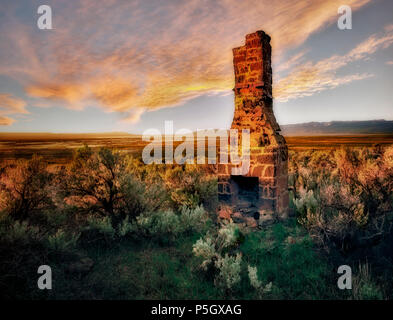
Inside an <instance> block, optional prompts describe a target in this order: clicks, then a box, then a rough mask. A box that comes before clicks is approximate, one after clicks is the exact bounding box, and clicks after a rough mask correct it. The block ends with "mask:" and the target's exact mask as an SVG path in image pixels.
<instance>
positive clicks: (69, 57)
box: [0, 0, 370, 121]
mask: <svg viewBox="0 0 393 320" xmlns="http://www.w3.org/2000/svg"><path fill="white" fill-rule="evenodd" d="M368 2H370V0H347V1H346V4H347V5H350V6H351V8H352V10H356V9H359V8H360V7H362V6H364V5H366V4H367V3H368ZM48 4H49V5H51V6H52V7H53V10H54V12H59V14H57V15H56V16H55V19H54V26H55V28H54V29H53V30H50V31H48V32H47V31H39V30H37V28H35V26H34V27H31V26H29V25H26V24H23V23H24V22H23V21H22V20H17V18H16V16H17V15H13V14H11V13H12V12H10V14H9V16H8V17H9V18H6V19H5V20H4V21H3V22H2V23H6V24H7V28H1V29H0V30H2V31H1V32H0V74H2V75H6V76H8V77H11V78H13V79H15V80H16V81H18V82H19V83H20V84H21V85H22V86H23V87H24V88H25V90H26V93H27V94H29V95H30V96H31V97H33V98H35V100H36V102H37V105H45V104H48V102H49V103H51V104H52V103H58V104H61V105H64V106H66V107H68V108H73V109H81V108H84V107H85V106H86V105H92V104H93V105H99V106H101V107H102V108H103V109H104V110H106V111H108V112H120V113H121V114H125V115H127V116H126V118H127V119H131V121H134V119H138V116H136V115H139V116H140V115H141V114H142V112H143V111H150V110H157V109H159V108H163V107H169V106H178V105H181V104H182V103H184V102H186V101H187V100H189V99H192V98H195V97H198V96H200V95H204V94H210V93H212V92H213V93H218V94H227V93H228V92H229V91H230V90H231V89H232V87H233V65H232V51H231V49H232V48H233V47H236V46H239V45H241V44H243V42H244V36H245V34H247V33H250V32H254V31H255V30H258V29H263V30H265V31H266V32H267V33H269V34H270V35H271V36H272V46H273V49H274V50H273V53H274V57H275V58H274V59H275V61H279V60H280V57H281V56H282V54H283V53H284V52H285V51H286V50H287V49H289V48H294V47H296V46H298V45H300V44H302V43H303V42H304V41H305V40H306V39H307V38H308V37H309V36H310V35H311V34H313V33H315V32H317V31H319V30H321V29H322V28H324V27H326V26H327V25H329V24H331V23H335V22H336V20H337V8H338V7H339V6H340V5H341V0H331V1H326V0H314V1H292V0H277V1H271V0H249V1H238V0H221V1H211V0H188V1H182V0H166V1H144V0H135V1H122V0H119V1H115V0H102V1H100V5H99V6H97V2H96V1H95V0H94V1H93V0H81V1H78V3H75V2H72V3H71V2H65V1H60V0H51V1H48ZM10 7H12V8H14V9H13V10H14V12H17V11H18V10H20V9H21V8H23V7H26V8H29V2H28V1H27V0H24V1H18V3H15V4H13V5H12V6H10ZM12 8H10V9H9V10H10V11H11V9H12ZM6 29H7V30H9V29H12V30H13V32H12V33H9V32H7V31H5V30H6ZM3 30H4V31H3ZM303 55H304V53H299V54H298V55H296V56H294V57H293V58H292V59H290V60H289V61H287V62H286V63H282V64H279V65H278V66H279V67H278V68H279V69H281V70H289V69H290V68H292V67H294V66H297V65H299V63H302V61H303V60H302V58H303ZM135 110H137V111H135ZM128 115H130V116H128Z"/></svg>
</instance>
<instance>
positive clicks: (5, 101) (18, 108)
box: [0, 93, 29, 126]
mask: <svg viewBox="0 0 393 320" xmlns="http://www.w3.org/2000/svg"><path fill="white" fill-rule="evenodd" d="M25 107H26V102H25V101H24V100H22V99H19V98H15V97H13V96H12V95H10V94H7V93H0V125H1V126H8V125H11V124H12V123H13V122H14V121H15V120H14V119H11V118H9V117H4V115H10V114H27V113H29V112H28V111H27V110H26V109H25Z"/></svg>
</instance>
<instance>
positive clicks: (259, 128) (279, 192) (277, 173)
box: [218, 31, 289, 217]
mask: <svg viewBox="0 0 393 320" xmlns="http://www.w3.org/2000/svg"><path fill="white" fill-rule="evenodd" d="M271 51H272V49H271V46H270V37H269V36H268V35H267V34H266V33H265V32H263V31H257V32H255V33H251V34H248V35H247V36H246V43H245V45H244V46H242V47H238V48H234V49H233V64H234V71H235V87H234V89H233V90H234V92H235V113H234V117H233V122H232V126H231V128H232V129H238V130H239V133H240V132H241V130H242V129H249V130H250V146H251V151H250V152H251V153H250V169H249V171H248V173H247V174H246V175H244V176H234V175H232V171H231V168H232V165H231V164H219V165H218V194H219V198H220V199H221V201H225V202H229V203H231V204H233V205H234V206H238V207H242V206H249V207H255V211H257V212H258V213H254V216H256V217H259V214H263V215H266V214H277V215H278V216H280V217H286V216H287V213H288V202H289V198H288V148H287V145H286V142H285V139H284V137H283V136H281V135H280V133H279V131H280V127H279V125H278V124H277V121H276V118H275V116H274V113H273V98H272V67H271ZM237 209H239V208H237Z"/></svg>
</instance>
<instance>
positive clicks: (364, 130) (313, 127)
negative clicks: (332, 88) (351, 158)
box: [280, 120, 393, 136]
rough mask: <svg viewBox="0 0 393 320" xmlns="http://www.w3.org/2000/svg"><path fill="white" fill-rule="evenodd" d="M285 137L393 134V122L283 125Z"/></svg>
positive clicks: (335, 122)
mask: <svg viewBox="0 0 393 320" xmlns="http://www.w3.org/2000/svg"><path fill="white" fill-rule="evenodd" d="M280 127H281V131H282V134H283V135H284V136H316V135H343V134H393V121H389V120H368V121H331V122H307V123H299V124H287V125H281V126H280Z"/></svg>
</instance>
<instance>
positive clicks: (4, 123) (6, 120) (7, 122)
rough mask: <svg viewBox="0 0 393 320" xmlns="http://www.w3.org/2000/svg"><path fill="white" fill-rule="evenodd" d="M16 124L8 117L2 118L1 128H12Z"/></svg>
mask: <svg viewBox="0 0 393 320" xmlns="http://www.w3.org/2000/svg"><path fill="white" fill-rule="evenodd" d="M14 122H15V120H14V119H11V118H8V117H3V116H0V126H10V125H11V124H13V123H14Z"/></svg>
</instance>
